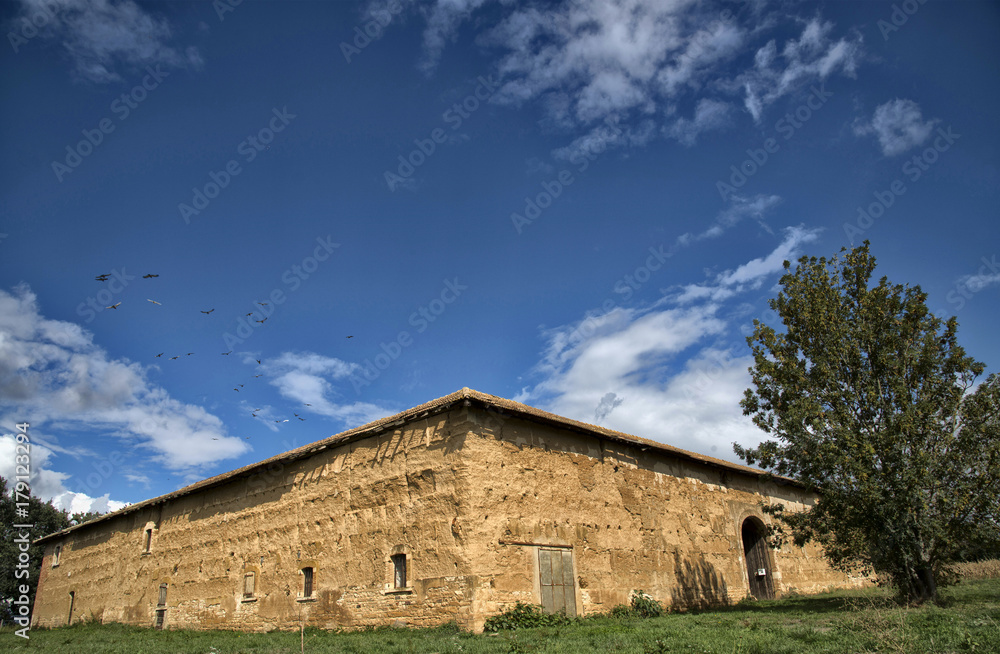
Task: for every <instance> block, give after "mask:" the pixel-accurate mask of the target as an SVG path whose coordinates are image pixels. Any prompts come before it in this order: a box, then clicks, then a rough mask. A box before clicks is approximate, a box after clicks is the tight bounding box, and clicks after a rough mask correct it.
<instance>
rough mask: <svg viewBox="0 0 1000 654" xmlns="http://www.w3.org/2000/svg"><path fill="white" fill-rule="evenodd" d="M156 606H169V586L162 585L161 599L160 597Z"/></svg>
mask: <svg viewBox="0 0 1000 654" xmlns="http://www.w3.org/2000/svg"><path fill="white" fill-rule="evenodd" d="M156 605H157V606H166V605H167V585H166V584H160V597H159V599H157V601H156Z"/></svg>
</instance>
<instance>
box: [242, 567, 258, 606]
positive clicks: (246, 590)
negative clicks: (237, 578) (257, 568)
mask: <svg viewBox="0 0 1000 654" xmlns="http://www.w3.org/2000/svg"><path fill="white" fill-rule="evenodd" d="M255 581H256V574H255V573H253V572H248V573H246V574H245V575H243V597H244V599H247V598H251V597H253V592H254V583H255Z"/></svg>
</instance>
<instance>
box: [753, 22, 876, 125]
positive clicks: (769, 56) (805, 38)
mask: <svg viewBox="0 0 1000 654" xmlns="http://www.w3.org/2000/svg"><path fill="white" fill-rule="evenodd" d="M832 30H833V23H830V22H822V21H821V20H820V19H819V18H814V19H812V20H810V21H808V22H807V23H806V25H805V27H804V28H803V30H802V34H801V35H800V36H799V38H798V39H796V40H791V41H788V43H786V44H785V47H784V48H783V49H782V51H781V54H780V55H779V54H778V47H777V43H776V42H775V41H773V40H772V41H769V42H768V43H767V45H765V46H763V47H762V48H760V49H758V50H757V53H756V55H755V56H754V66H753V68H751V69H749V70H747V71H745V72H744V73H742V74H741V75H739V76H738V78H737V80H738V81H739V83H740V84H742V86H743V90H744V93H745V96H744V99H743V104H744V106H745V107H746V109H747V111H749V112H750V115H751V116H753V119H754V121H755V122H760V119H761V118H762V117H763V114H764V111H765V109H766V108H767V106H768V105H770V104H772V103H774V102H775V101H776V100H778V99H779V98H781V97H783V96H785V95H787V94H788V93H791V92H792V91H794V90H795V89H796V88H798V87H800V86H802V85H804V84H808V83H810V82H813V81H817V80H820V81H821V80H825V79H826V78H827V77H829V76H830V75H832V74H833V73H835V72H837V71H839V72H840V73H842V74H843V75H846V76H848V77H853V76H854V74H855V71H856V69H857V66H858V63H859V61H860V58H861V37H860V36H854V37H853V38H852V39H851V40H848V39H844V38H841V39H838V40H836V41H833V40H832V39H831V38H830V33H831V32H832Z"/></svg>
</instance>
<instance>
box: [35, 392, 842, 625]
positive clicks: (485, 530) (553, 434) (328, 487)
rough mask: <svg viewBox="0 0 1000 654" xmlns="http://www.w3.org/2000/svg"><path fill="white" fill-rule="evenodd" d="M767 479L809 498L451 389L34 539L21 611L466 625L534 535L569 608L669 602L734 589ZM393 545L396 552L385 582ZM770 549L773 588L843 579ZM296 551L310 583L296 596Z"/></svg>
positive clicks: (170, 621) (729, 593) (147, 621)
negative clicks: (140, 505) (38, 542)
mask: <svg viewBox="0 0 1000 654" xmlns="http://www.w3.org/2000/svg"><path fill="white" fill-rule="evenodd" d="M767 499H770V500H772V501H780V502H783V503H785V504H786V505H789V507H790V508H793V509H794V508H796V507H802V506H804V505H805V503H806V502H808V501H809V498H808V497H807V496H806V495H804V494H803V493H802V492H801V491H800V490H799V489H797V488H795V487H793V486H787V485H786V486H780V485H776V484H774V483H763V482H759V481H758V479H757V478H756V477H755V476H751V475H746V474H742V473H739V472H737V471H728V472H724V471H722V470H720V469H718V468H714V467H711V466H708V465H704V464H701V463H697V462H688V461H681V460H680V459H677V458H674V457H672V456H670V455H669V454H666V453H662V452H658V451H656V450H650V449H648V448H647V449H646V450H645V451H644V450H643V449H642V448H641V447H640V446H632V445H623V444H614V443H611V442H610V441H607V440H604V439H599V438H597V437H595V436H593V435H589V434H585V433H578V432H574V431H571V430H568V429H565V428H562V427H555V426H547V425H545V424H542V423H540V422H537V421H534V420H532V421H529V420H525V419H522V418H516V417H512V416H509V415H508V416H505V415H501V414H498V413H495V412H493V411H487V410H485V409H482V408H478V406H469V407H466V406H453V407H452V408H450V409H449V410H447V411H446V412H444V413H438V414H436V415H433V416H430V417H427V418H425V419H421V420H415V421H412V422H409V423H406V424H405V425H403V426H401V427H399V428H397V429H395V431H392V430H390V431H385V432H382V433H381V434H379V435H376V436H370V437H368V438H365V439H363V440H359V441H357V442H354V443H350V444H345V445H341V446H337V447H329V448H327V449H324V450H322V451H319V452H317V453H316V454H313V455H311V456H310V457H308V458H304V459H299V460H296V461H286V462H283V463H272V464H271V465H270V466H269V467H267V468H265V469H263V470H260V471H258V472H256V473H254V474H252V475H250V476H241V477H234V478H232V479H230V480H227V481H226V482H225V483H223V484H222V485H219V486H215V487H210V488H207V489H203V490H200V491H197V492H194V493H191V494H189V495H185V496H181V497H179V498H175V499H172V500H168V501H166V502H164V503H160V504H157V505H155V506H153V507H149V508H144V509H142V510H137V511H134V512H132V513H126V514H125V515H123V516H119V517H117V518H114V519H112V520H107V521H105V522H102V523H98V524H96V525H94V526H92V527H87V528H82V529H78V530H76V531H73V532H70V533H69V534H68V535H67V536H66V537H65V538H63V539H61V540H59V541H55V542H50V543H49V544H48V547H47V552H46V558H45V560H44V561H43V564H42V565H43V573H42V581H41V582H40V584H39V592H38V595H37V598H38V599H36V606H35V612H34V617H33V621H34V624H35V625H42V626H59V625H63V624H66V622H67V619H68V616H69V593H70V591H73V592H74V593H75V600H74V607H73V620H74V621H77V620H80V619H85V618H93V619H96V620H100V621H104V622H109V621H117V622H124V623H130V624H137V625H148V626H152V625H154V623H155V620H156V613H157V610H158V594H159V588H160V586H161V584H166V586H167V601H166V605H165V608H166V612H165V621H164V622H165V626H166V627H168V628H170V627H192V628H227V629H246V630H267V629H275V628H278V629H289V628H297V627H298V625H299V624H300V621H306V622H307V624H309V625H313V626H319V627H326V628H332V627H361V626H367V625H380V624H393V623H394V622H397V621H403V622H405V624H408V625H415V626H422V625H432V624H440V623H443V622H447V621H457V622H458V623H459V624H461V625H463V626H465V627H467V628H474V629H480V628H481V627H482V624H483V622H484V621H485V619H486V617H488V616H489V615H492V614H494V613H496V612H498V611H499V610H501V609H502V608H504V607H505V606H507V605H509V604H511V603H513V602H515V601H518V600H521V601H528V602H533V603H537V602H539V601H540V600H539V598H540V594H539V593H540V591H539V572H538V545H559V546H564V548H568V549H569V550H570V551H572V553H573V564H574V575H573V577H574V579H575V584H574V589H573V592H574V593H575V596H576V606H577V607H579V612H582V613H590V612H593V611H603V610H607V609H609V608H611V607H612V606H613V605H615V604H618V603H624V602H627V600H628V594H629V592H630V591H631V590H632V589H641V590H644V591H646V592H648V593H650V594H651V595H653V596H654V597H655V598H657V599H659V600H663V601H668V602H671V603H673V604H675V605H695V604H700V603H716V602H727V601H733V600H737V599H740V598H742V597H744V596H746V595H747V593H748V581H747V570H746V564H745V561H744V558H743V548H742V542H741V533H740V525H741V524H742V522H743V520H744V519H745V518H746V517H748V516H757V517H758V518H760V519H761V520H762V521H763V522H765V523H767V522H769V518H768V517H766V516H764V515H763V514H762V513H761V512H760V508H759V504H760V502H761V501H762V500H767ZM150 528H151V529H152V530H153V533H152V539H151V547H150V552H149V553H148V554H144V553H143V549H144V532H145V530H146V529H150ZM56 545H61V546H62V553H61V556H60V563H59V565H58V566H57V567H51V557H52V554H53V550H54V547H55V546H56ZM394 554H405V555H406V557H407V567H408V575H407V577H408V587H407V588H406V589H403V590H399V591H397V590H396V589H394V588H392V582H393V578H392V564H391V561H390V556H392V555H394ZM771 559H772V561H771V566H772V572H773V580H774V586H775V590H776V591H778V592H779V593H782V592H787V591H789V590H792V589H795V590H800V591H803V592H809V591H815V590H823V589H825V588H827V587H830V586H843V585H850V584H854V583H859V581H860V580H851V579H848V578H846V577H844V576H843V575H840V574H837V573H835V572H834V571H832V570H830V569H829V568H828V567H827V566H826V564H825V563H824V562H823V561H822V559H821V557H820V552H819V551H818V550H817V549H816V548H814V547H807V548H805V549H800V548H795V547H786V548H785V549H783V550H782V551H777V552H771ZM306 566H309V567H312V568H313V569H314V571H315V572H314V579H313V586H314V589H315V590H314V597H313V598H311V599H309V600H305V601H303V600H302V598H300V597H299V595H300V594H301V588H302V580H303V578H302V575H301V574H300V570H301V569H302V568H303V567H306ZM248 572H253V573H254V575H255V592H254V596H253V598H251V599H250V600H249V601H247V600H245V599H244V598H243V584H244V575H245V574H247V573H248Z"/></svg>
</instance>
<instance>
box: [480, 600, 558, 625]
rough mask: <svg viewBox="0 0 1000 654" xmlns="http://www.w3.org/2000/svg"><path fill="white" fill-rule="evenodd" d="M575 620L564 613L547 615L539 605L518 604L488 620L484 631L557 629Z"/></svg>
mask: <svg viewBox="0 0 1000 654" xmlns="http://www.w3.org/2000/svg"><path fill="white" fill-rule="evenodd" d="M572 622H573V618H569V617H567V616H566V615H564V614H562V613H546V612H545V611H544V610H543V609H542V607H541V606H538V605H537V604H526V603H524V602H518V603H516V604H515V605H514V606H512V607H510V608H508V609H505V610H504V611H502V612H501V613H499V614H498V615H494V616H491V617H489V618H487V619H486V623H485V624H484V625H483V630H484V631H501V630H504V629H531V628H532V627H557V626H559V625H565V624H570V623H572Z"/></svg>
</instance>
